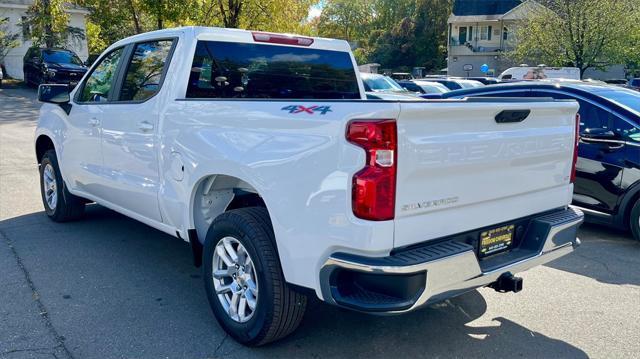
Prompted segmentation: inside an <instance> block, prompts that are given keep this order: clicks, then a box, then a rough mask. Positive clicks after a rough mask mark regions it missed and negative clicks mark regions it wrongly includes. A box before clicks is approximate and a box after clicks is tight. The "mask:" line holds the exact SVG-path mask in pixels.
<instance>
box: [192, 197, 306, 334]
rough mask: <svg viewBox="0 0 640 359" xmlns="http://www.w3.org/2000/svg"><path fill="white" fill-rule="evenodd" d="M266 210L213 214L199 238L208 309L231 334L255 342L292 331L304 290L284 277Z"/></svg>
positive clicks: (301, 311)
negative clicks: (298, 290) (210, 222)
mask: <svg viewBox="0 0 640 359" xmlns="http://www.w3.org/2000/svg"><path fill="white" fill-rule="evenodd" d="M274 243H275V241H274V234H273V229H272V227H271V221H270V219H269V215H268V213H267V211H266V209H264V208H259V207H251V208H240V209H235V210H231V211H228V212H225V213H223V214H221V215H220V216H218V217H217V218H216V219H215V220H214V221H213V223H212V224H211V227H210V229H209V232H208V233H207V238H206V240H205V244H204V258H203V260H204V262H203V263H204V266H203V270H204V276H203V277H204V281H205V289H206V292H207V297H208V299H209V304H210V305H211V309H212V311H213V314H214V315H215V316H216V318H217V319H218V322H219V323H220V325H221V326H222V327H223V328H224V330H225V331H226V332H227V333H229V335H230V336H232V337H233V338H234V339H235V340H237V341H238V342H240V343H243V344H245V345H251V346H259V345H263V344H266V343H269V342H272V341H274V340H278V339H280V338H283V337H285V336H286V335H288V334H290V333H291V332H293V331H294V330H295V329H296V328H297V327H298V325H299V324H300V322H301V321H302V317H303V315H304V311H305V308H306V304H307V298H306V296H304V295H302V294H300V293H297V292H295V291H294V290H293V289H292V288H290V286H289V285H288V284H287V283H286V282H285V280H284V276H283V274H282V269H281V267H280V261H279V259H278V254H277V252H276V248H275V246H274Z"/></svg>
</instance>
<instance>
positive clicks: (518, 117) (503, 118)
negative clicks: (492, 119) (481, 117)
mask: <svg viewBox="0 0 640 359" xmlns="http://www.w3.org/2000/svg"><path fill="white" fill-rule="evenodd" d="M530 113H531V110H504V111H502V112H500V113H499V114H497V115H496V122H497V123H508V122H522V121H524V119H525V118H527V117H529V114H530Z"/></svg>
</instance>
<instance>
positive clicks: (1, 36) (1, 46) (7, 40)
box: [0, 18, 20, 64]
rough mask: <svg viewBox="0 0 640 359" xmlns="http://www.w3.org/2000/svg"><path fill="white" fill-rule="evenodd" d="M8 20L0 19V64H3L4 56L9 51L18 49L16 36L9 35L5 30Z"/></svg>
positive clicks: (18, 43)
mask: <svg viewBox="0 0 640 359" xmlns="http://www.w3.org/2000/svg"><path fill="white" fill-rule="evenodd" d="M8 22H9V19H8V18H4V19H0V64H2V63H3V62H4V58H5V56H7V53H8V52H9V51H11V49H13V48H15V47H18V46H19V45H20V42H19V41H18V37H19V35H18V34H14V33H11V32H10V31H9V30H7V23H8Z"/></svg>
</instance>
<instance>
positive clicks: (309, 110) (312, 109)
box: [281, 105, 333, 115]
mask: <svg viewBox="0 0 640 359" xmlns="http://www.w3.org/2000/svg"><path fill="white" fill-rule="evenodd" d="M281 110H282V111H288V112H289V113H306V114H309V115H313V114H315V113H316V112H319V113H320V114H321V115H326V114H327V112H333V111H332V110H331V106H318V105H315V106H309V107H305V106H302V105H289V106H285V107H283V108H281Z"/></svg>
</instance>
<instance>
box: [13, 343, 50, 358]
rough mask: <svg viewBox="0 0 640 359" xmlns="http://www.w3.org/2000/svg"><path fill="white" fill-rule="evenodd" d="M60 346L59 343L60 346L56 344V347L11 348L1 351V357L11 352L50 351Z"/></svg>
mask: <svg viewBox="0 0 640 359" xmlns="http://www.w3.org/2000/svg"><path fill="white" fill-rule="evenodd" d="M59 347H60V346H59V345H58V346H55V347H42V348H24V349H11V350H7V351H4V352H0V357H3V356H5V355H9V354H14V353H23V352H43V351H48V350H55V349H58V348H59ZM54 355H55V354H54Z"/></svg>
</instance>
